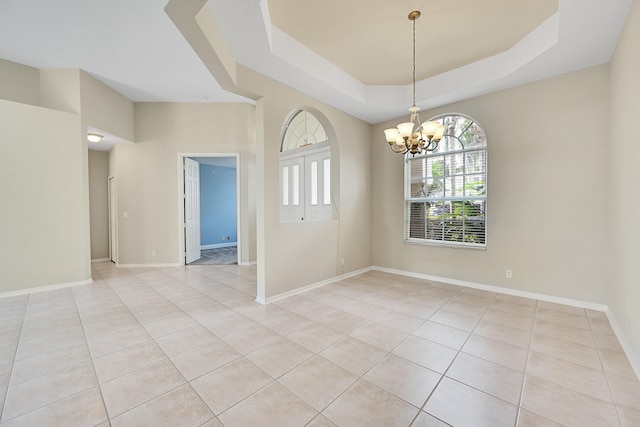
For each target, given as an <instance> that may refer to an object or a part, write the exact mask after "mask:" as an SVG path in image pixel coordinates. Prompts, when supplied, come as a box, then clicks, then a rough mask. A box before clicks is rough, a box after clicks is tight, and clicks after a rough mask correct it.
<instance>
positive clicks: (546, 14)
mask: <svg viewBox="0 0 640 427" xmlns="http://www.w3.org/2000/svg"><path fill="white" fill-rule="evenodd" d="M414 8H416V9H417V10H419V11H420V12H421V16H420V18H418V19H417V20H416V56H417V61H416V77H417V79H418V80H424V79H426V78H429V77H433V76H435V75H438V74H441V73H445V72H447V71H451V70H454V69H456V68H459V67H462V66H464V65H468V64H471V63H473V62H476V61H479V60H481V59H484V58H487V57H490V56H494V55H497V54H499V53H501V52H504V51H506V50H508V49H510V48H511V47H513V46H514V45H516V44H517V43H518V42H519V41H520V40H522V39H523V38H524V37H525V36H526V35H527V34H529V33H530V32H531V31H533V30H534V29H535V28H536V27H538V26H540V25H541V24H542V23H543V22H544V21H546V20H547V19H549V18H550V17H551V16H553V14H554V13H556V12H557V11H558V0H538V1H508V0H483V1H478V0H427V1H425V0H423V1H413V2H411V1H389V0H368V1H367V2H358V1H344V0H324V1H315V2H309V1H296V0H269V15H270V16H271V23H272V24H273V25H274V26H275V27H277V28H279V29H280V30H282V31H284V32H285V33H287V34H288V35H289V36H291V37H293V38H294V39H296V40H297V41H298V42H299V43H301V44H303V45H305V46H307V47H308V48H309V49H311V50H313V51H314V52H315V53H317V54H318V55H320V56H322V57H323V58H325V59H327V60H328V61H330V62H332V63H333V64H335V65H336V66H338V67H339V68H341V69H343V70H344V71H346V72H347V73H348V74H350V75H352V76H353V77H355V78H356V79H358V80H359V81H361V82H362V83H364V84H365V85H406V84H409V83H411V77H412V72H411V71H412V70H411V64H412V58H411V55H412V46H411V43H412V37H413V35H412V23H411V21H410V20H409V19H408V14H409V12H411V11H412V10H414Z"/></svg>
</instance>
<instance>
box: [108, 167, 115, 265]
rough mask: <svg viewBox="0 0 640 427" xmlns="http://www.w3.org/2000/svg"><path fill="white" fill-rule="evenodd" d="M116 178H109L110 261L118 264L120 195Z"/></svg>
mask: <svg viewBox="0 0 640 427" xmlns="http://www.w3.org/2000/svg"><path fill="white" fill-rule="evenodd" d="M117 184H118V181H117V180H116V177H115V176H109V177H108V178H107V203H108V208H107V209H108V211H109V261H111V262H114V263H116V265H117V264H118V197H117V196H118V194H117Z"/></svg>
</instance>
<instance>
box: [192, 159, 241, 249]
mask: <svg viewBox="0 0 640 427" xmlns="http://www.w3.org/2000/svg"><path fill="white" fill-rule="evenodd" d="M236 197H237V195H236V168H228V167H222V166H211V165H205V164H202V163H200V244H201V245H202V246H206V245H220V244H229V243H237V242H238V236H237V234H236V231H237V224H236V219H237V209H236V207H237V203H236ZM222 236H224V240H222V239H221V237H222ZM227 236H229V237H230V239H229V240H227Z"/></svg>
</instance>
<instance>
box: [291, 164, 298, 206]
mask: <svg viewBox="0 0 640 427" xmlns="http://www.w3.org/2000/svg"><path fill="white" fill-rule="evenodd" d="M291 175H292V176H291V193H292V196H293V200H292V205H293V206H299V205H300V165H293V167H292V168H291Z"/></svg>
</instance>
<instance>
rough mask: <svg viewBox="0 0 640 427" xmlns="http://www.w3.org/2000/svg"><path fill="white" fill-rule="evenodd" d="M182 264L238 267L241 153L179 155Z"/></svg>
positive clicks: (180, 248)
mask: <svg viewBox="0 0 640 427" xmlns="http://www.w3.org/2000/svg"><path fill="white" fill-rule="evenodd" d="M178 161H179V169H180V178H181V183H180V184H181V185H180V187H179V188H180V189H181V191H180V193H181V194H180V201H179V211H180V215H179V218H180V224H179V226H180V229H181V230H180V236H182V237H181V239H180V247H179V250H180V260H181V264H188V265H194V264H213V265H220V264H239V261H240V256H241V250H240V242H241V239H240V226H239V225H240V206H239V194H240V193H239V188H240V187H239V181H240V180H239V170H240V157H239V154H228V153H225V154H213V153H206V154H188V153H181V154H179V156H178Z"/></svg>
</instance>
